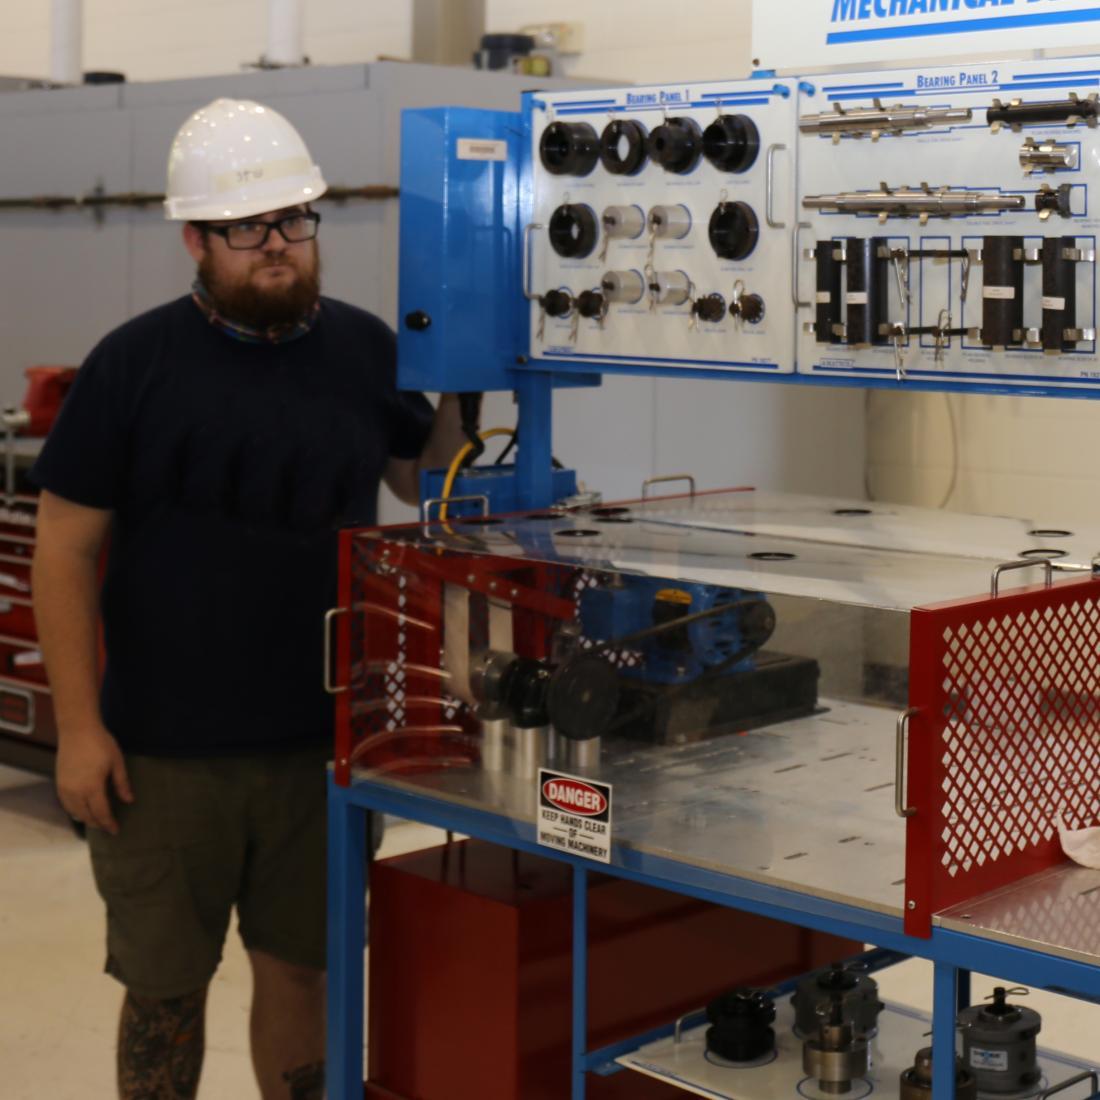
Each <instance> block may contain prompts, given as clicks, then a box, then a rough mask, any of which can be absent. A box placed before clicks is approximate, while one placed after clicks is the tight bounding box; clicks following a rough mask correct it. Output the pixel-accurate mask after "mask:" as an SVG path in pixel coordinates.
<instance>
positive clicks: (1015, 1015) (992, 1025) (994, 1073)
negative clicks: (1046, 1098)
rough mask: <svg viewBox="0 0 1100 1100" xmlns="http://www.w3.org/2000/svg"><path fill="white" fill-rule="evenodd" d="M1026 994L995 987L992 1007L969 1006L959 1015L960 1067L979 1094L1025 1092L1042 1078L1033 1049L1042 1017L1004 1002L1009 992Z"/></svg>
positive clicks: (1021, 990)
mask: <svg viewBox="0 0 1100 1100" xmlns="http://www.w3.org/2000/svg"><path fill="white" fill-rule="evenodd" d="M1026 992H1027V990H1026V989H1013V990H1007V989H1005V987H1004V986H1000V985H999V986H997V987H996V988H995V989H994V990H993V999H992V1004H983V1005H973V1006H972V1007H970V1008H964V1009H963V1010H962V1011H961V1012H960V1013H959V1018H958V1024H959V1028H960V1029H961V1031H962V1048H963V1065H964V1066H966V1068H967V1069H969V1070H970V1071H971V1072H972V1073H973V1074H974V1078H975V1081H976V1083H977V1087H978V1089H979V1090H980V1091H981V1092H994V1093H1012V1092H1016V1093H1018V1092H1025V1091H1027V1090H1029V1089H1032V1088H1034V1086H1035V1085H1037V1084H1038V1083H1039V1080H1040V1078H1041V1077H1042V1073H1041V1071H1040V1069H1039V1062H1038V1055H1037V1054H1036V1049H1035V1039H1036V1036H1037V1035H1038V1034H1039V1031H1040V1029H1041V1028H1042V1026H1043V1025H1042V1017H1041V1016H1040V1015H1039V1013H1038V1012H1036V1011H1035V1010H1034V1009H1031V1008H1024V1007H1022V1006H1021V1005H1013V1004H1009V1003H1008V995H1009V993H1013V994H1021V993H1026Z"/></svg>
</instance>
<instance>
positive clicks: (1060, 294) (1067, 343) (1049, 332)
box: [1043, 237, 1077, 352]
mask: <svg viewBox="0 0 1100 1100" xmlns="http://www.w3.org/2000/svg"><path fill="white" fill-rule="evenodd" d="M1076 248H1077V238H1076V237H1046V238H1045V239H1044V240H1043V350H1044V351H1059V352H1060V351H1067V350H1070V349H1071V348H1073V347H1074V346H1075V341H1071V340H1067V339H1066V337H1065V332H1066V329H1068V328H1076V327H1077V265H1076V264H1075V263H1074V262H1073V260H1067V259H1066V258H1065V253H1066V251H1067V250H1073V249H1076Z"/></svg>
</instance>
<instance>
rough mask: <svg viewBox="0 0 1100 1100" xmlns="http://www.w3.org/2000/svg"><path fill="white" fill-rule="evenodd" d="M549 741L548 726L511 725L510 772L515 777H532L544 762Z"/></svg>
mask: <svg viewBox="0 0 1100 1100" xmlns="http://www.w3.org/2000/svg"><path fill="white" fill-rule="evenodd" d="M549 742H550V727H549V726H515V727H513V729H512V774H513V775H514V776H515V777H516V778H517V779H534V778H535V776H536V775H538V770H539V768H540V767H542V765H543V764H545V763H546V759H547V754H548V750H549Z"/></svg>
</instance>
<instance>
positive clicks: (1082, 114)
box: [985, 92, 1100, 133]
mask: <svg viewBox="0 0 1100 1100" xmlns="http://www.w3.org/2000/svg"><path fill="white" fill-rule="evenodd" d="M1098 112H1100V106H1098V100H1097V96H1096V93H1095V92H1094V93H1093V94H1092V95H1090V96H1089V97H1088V98H1087V99H1081V98H1080V97H1079V96H1078V95H1077V93H1076V92H1071V93H1070V94H1069V96H1068V98H1066V99H1046V100H1040V101H1038V102H1036V103H1024V102H1023V100H1020V99H1013V100H1012V101H1011V102H1009V103H1007V104H1005V103H1002V102H1001V101H1000V100H999V99H995V100H993V106H992V107H990V108H989V110H987V111H986V113H985V120H986V122H987V123H988V124H989V126H990V127H991V128H992V130H993V132H994V133H997V131H998V130H1000V129H1001V128H1002V127H1003V126H1008V127H1009V128H1011V129H1013V130H1017V131H1019V130H1020V129H1022V128H1023V127H1024V126H1039V125H1043V124H1044V123H1045V124H1047V125H1052V126H1057V125H1062V126H1076V125H1077V123H1079V122H1084V123H1085V124H1086V125H1088V126H1095V125H1096V118H1097V114H1098Z"/></svg>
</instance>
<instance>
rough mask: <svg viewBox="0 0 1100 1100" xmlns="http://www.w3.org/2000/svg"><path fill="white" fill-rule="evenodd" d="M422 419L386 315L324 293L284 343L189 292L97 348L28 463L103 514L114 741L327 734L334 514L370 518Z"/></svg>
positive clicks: (155, 749) (421, 435)
mask: <svg viewBox="0 0 1100 1100" xmlns="http://www.w3.org/2000/svg"><path fill="white" fill-rule="evenodd" d="M431 418H432V408H431V405H430V404H429V402H428V401H427V399H426V398H425V397H423V396H422V395H421V394H408V393H400V392H398V390H397V388H396V342H395V339H394V336H393V333H392V332H391V331H390V329H389V328H388V327H387V326H386V325H385V324H384V323H383V322H382V321H380V320H379V319H378V318H377V317H374V316H372V315H371V314H369V313H366V312H365V311H363V310H361V309H356V308H355V307H353V306H349V305H346V304H344V303H341V302H337V301H334V300H332V299H329V298H323V299H322V301H321V311H320V316H319V318H318V321H317V324H316V325H315V327H314V328H313V330H312V331H311V332H309V333H308V334H307V335H305V336H302V337H300V338H299V339H297V340H292V341H289V342H287V343H283V344H274V345H273V344H250V343H242V342H240V341H238V340H236V339H234V338H232V337H230V336H228V335H226V334H225V333H224V332H222V331H221V330H219V329H216V328H214V327H213V326H211V325H210V323H209V322H208V321H207V320H206V318H205V317H204V316H203V314H202V313H201V312H200V311H199V309H198V308H197V307H196V306H195V304H194V303H193V302H192V301H191V299H190V298H189V297H185V298H180V299H178V300H177V301H174V302H170V303H168V304H167V305H164V306H161V307H160V308H158V309H154V310H151V311H150V312H148V313H145V314H143V315H141V316H140V317H136V318H134V319H133V320H132V321H129V322H127V323H126V324H124V325H122V326H121V327H120V328H118V329H116V330H115V331H114V332H112V333H110V335H108V336H107V337H106V338H105V339H104V340H103V341H102V342H101V343H100V344H99V345H98V346H97V347H96V348H95V350H94V351H93V352H92V353H91V355H90V356H89V357H88V359H87V361H86V362H85V363H84V365H83V367H81V369H80V371H79V373H78V375H77V379H76V382H75V384H74V386H73V388H72V390H71V391H70V393H69V395H68V397H67V398H66V399H65V403H64V406H63V407H62V411H61V415H60V417H59V418H58V421H57V423H56V425H55V426H54V429H53V431H52V432H51V433H50V436H49V438H48V439H47V441H46V445H45V447H44V448H43V451H42V453H41V455H40V457H39V458H38V461H37V462H36V463H35V466H34V469H33V471H32V474H31V476H32V478H33V479H34V481H36V482H37V484H39V485H40V486H42V488H44V489H48V490H49V491H50V492H51V493H55V494H56V495H57V496H60V497H64V498H66V499H67V500H71V501H75V502H76V503H78V504H84V505H88V506H89V507H93V508H105V509H111V510H112V511H113V512H114V522H113V525H112V531H111V544H110V553H109V556H108V566H107V576H106V581H105V584H104V588H103V594H102V608H103V618H104V626H105V634H106V644H107V670H106V676H105V679H104V684H103V692H102V709H103V718H104V721H105V723H106V725H107V728H108V729H109V730H110V731H111V732H112V733H113V734H114V735H115V736H116V737H117V738H118V740H119V742H120V744H121V745H122V747H123V748H124V749H125V750H126V751H129V752H138V753H149V754H152V755H161V756H202V755H213V754H226V753H234V752H246V751H253V750H260V751H265V750H268V749H278V748H290V747H294V746H300V745H304V744H309V743H316V742H317V741H319V740H323V739H325V738H327V737H330V736H331V734H332V707H331V703H330V700H329V698H328V696H326V695H325V693H324V691H323V689H322V686H321V671H322V618H323V615H324V612H325V610H326V609H327V608H329V607H332V606H334V605H335V603H336V569H337V562H336V543H337V539H336V530H337V528H338V527H340V526H342V525H346V524H371V523H374V522H375V517H376V512H377V496H378V486H379V482H380V480H381V477H382V474H383V471H384V468H385V465H386V461H387V459H388V458H389V457H391V456H393V457H396V458H405V459H411V458H416V457H417V456H419V454H420V452H421V450H422V449H423V447H424V444H425V442H426V441H427V437H428V433H429V430H430V427H431Z"/></svg>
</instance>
